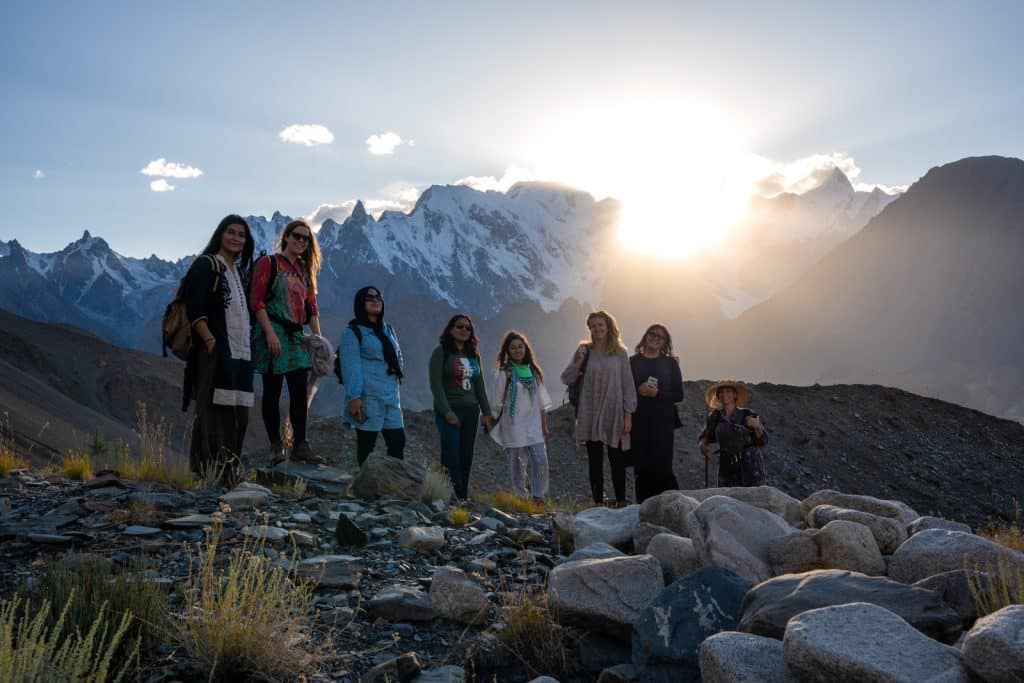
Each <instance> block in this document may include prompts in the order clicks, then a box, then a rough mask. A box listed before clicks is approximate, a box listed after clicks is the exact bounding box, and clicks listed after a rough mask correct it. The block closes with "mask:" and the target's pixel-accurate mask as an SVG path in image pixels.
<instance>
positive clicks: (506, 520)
mask: <svg viewBox="0 0 1024 683" xmlns="http://www.w3.org/2000/svg"><path fill="white" fill-rule="evenodd" d="M483 517H484V518H490V519H496V520H498V521H499V522H501V523H502V524H504V525H505V526H512V525H513V524H515V523H516V518H515V517H513V516H512V515H510V514H508V513H507V512H502V511H501V510H499V509H498V508H487V509H486V510H484V514H483Z"/></svg>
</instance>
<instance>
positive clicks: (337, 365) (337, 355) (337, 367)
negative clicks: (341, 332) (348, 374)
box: [334, 323, 363, 384]
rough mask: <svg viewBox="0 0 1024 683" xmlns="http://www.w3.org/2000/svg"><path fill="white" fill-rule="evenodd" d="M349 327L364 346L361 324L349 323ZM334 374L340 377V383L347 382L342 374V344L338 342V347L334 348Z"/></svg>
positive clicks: (360, 344)
mask: <svg viewBox="0 0 1024 683" xmlns="http://www.w3.org/2000/svg"><path fill="white" fill-rule="evenodd" d="M348 329H350V330H352V334H354V335H356V341H357V342H359V346H362V345H363V331H362V330H360V329H359V325H357V324H355V323H349V324H348ZM334 376H335V377H337V378H338V384H344V383H345V378H344V377H343V376H342V374H341V344H338V348H337V349H335V350H334Z"/></svg>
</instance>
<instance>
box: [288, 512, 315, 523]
mask: <svg viewBox="0 0 1024 683" xmlns="http://www.w3.org/2000/svg"><path fill="white" fill-rule="evenodd" d="M291 520H292V521H293V522H295V523H297V524H311V523H312V522H313V518H312V517H311V516H309V515H308V514H307V513H305V512H296V513H295V514H293V515H292V516H291Z"/></svg>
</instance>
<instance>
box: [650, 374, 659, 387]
mask: <svg viewBox="0 0 1024 683" xmlns="http://www.w3.org/2000/svg"><path fill="white" fill-rule="evenodd" d="M647 383H648V384H651V385H654V386H658V378H657V377H654V376H651V377H648V378H647Z"/></svg>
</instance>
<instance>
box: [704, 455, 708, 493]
mask: <svg viewBox="0 0 1024 683" xmlns="http://www.w3.org/2000/svg"><path fill="white" fill-rule="evenodd" d="M707 487H708V456H706V455H705V456H704V488H707Z"/></svg>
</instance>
